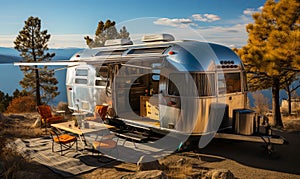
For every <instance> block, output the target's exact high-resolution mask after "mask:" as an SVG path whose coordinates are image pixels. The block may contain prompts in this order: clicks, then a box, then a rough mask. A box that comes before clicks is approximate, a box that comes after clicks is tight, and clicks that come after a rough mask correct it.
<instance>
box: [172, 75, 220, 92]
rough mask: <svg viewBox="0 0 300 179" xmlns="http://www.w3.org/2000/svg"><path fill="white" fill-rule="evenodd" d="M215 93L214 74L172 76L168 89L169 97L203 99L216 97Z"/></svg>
mask: <svg viewBox="0 0 300 179" xmlns="http://www.w3.org/2000/svg"><path fill="white" fill-rule="evenodd" d="M188 75H189V76H188ZM175 84H176V85H175ZM194 87H195V88H194ZM215 91H216V90H215V75H214V73H207V74H205V73H191V74H185V73H182V74H171V75H170V80H169V87H168V93H169V95H175V96H179V95H180V96H194V97H203V96H214V95H215V93H216V92H215ZM179 93H181V94H179Z"/></svg>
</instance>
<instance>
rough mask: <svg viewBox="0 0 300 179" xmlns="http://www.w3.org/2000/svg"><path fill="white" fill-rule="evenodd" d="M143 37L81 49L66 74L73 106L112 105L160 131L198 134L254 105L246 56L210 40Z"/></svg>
mask: <svg viewBox="0 0 300 179" xmlns="http://www.w3.org/2000/svg"><path fill="white" fill-rule="evenodd" d="M142 41H143V43H141V44H132V42H131V41H129V40H124V39H116V40H110V41H107V42H106V46H105V47H101V48H94V49H86V50H83V51H81V52H78V53H76V54H75V55H74V56H73V57H72V58H71V61H76V62H81V61H82V62H85V63H82V64H80V65H78V66H69V68H68V70H67V77H66V88H67V98H68V105H69V108H70V109H73V110H81V111H86V112H88V113H93V112H94V108H95V106H96V105H108V106H109V110H108V118H109V120H112V121H113V120H118V121H122V122H124V123H125V124H126V125H132V126H136V127H141V128H147V129H149V130H152V131H155V132H164V131H176V132H179V133H183V134H191V135H194V136H198V135H204V134H208V133H212V132H214V133H215V132H216V131H217V130H219V129H226V128H228V127H231V126H232V118H233V111H234V110H236V109H243V108H245V107H246V101H247V96H246V91H247V85H246V78H245V72H244V67H243V64H242V62H241V60H240V59H239V57H238V56H237V55H236V54H235V53H234V52H233V51H232V50H231V49H229V48H227V47H225V46H222V45H218V44H213V43H207V42H198V41H175V40H174V37H173V36H171V35H169V34H159V35H146V36H144V37H143V39H142Z"/></svg>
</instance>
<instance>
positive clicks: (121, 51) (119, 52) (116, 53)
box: [95, 49, 127, 56]
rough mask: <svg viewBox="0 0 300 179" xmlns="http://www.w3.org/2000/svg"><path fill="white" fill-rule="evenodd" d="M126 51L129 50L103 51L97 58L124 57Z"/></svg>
mask: <svg viewBox="0 0 300 179" xmlns="http://www.w3.org/2000/svg"><path fill="white" fill-rule="evenodd" d="M125 50H127V49H121V50H110V51H101V52H98V53H97V54H96V55H95V56H109V55H122V54H123V53H124V51H125Z"/></svg>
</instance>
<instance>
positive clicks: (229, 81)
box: [218, 73, 242, 94]
mask: <svg viewBox="0 0 300 179" xmlns="http://www.w3.org/2000/svg"><path fill="white" fill-rule="evenodd" d="M218 90H219V94H226V93H236V92H241V91H242V89H241V75H240V73H220V74H218Z"/></svg>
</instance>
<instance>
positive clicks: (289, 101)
mask: <svg viewBox="0 0 300 179" xmlns="http://www.w3.org/2000/svg"><path fill="white" fill-rule="evenodd" d="M288 108H289V115H291V114H292V92H291V89H290V87H288Z"/></svg>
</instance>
